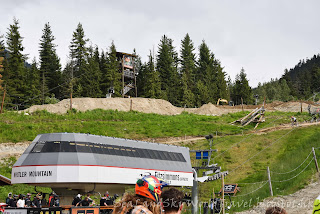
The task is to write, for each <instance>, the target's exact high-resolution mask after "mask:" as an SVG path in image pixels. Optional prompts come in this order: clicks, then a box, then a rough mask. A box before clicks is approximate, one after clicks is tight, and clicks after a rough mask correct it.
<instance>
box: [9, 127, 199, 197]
mask: <svg viewBox="0 0 320 214" xmlns="http://www.w3.org/2000/svg"><path fill="white" fill-rule="evenodd" d="M145 175H154V176H156V177H159V178H162V179H164V180H165V181H166V182H168V183H169V185H172V186H192V185H193V173H192V167H191V161H190V155H189V149H188V148H186V147H179V146H171V145H165V144H158V143H150V142H144V141H136V140H128V139H121V138H113V137H105V136H97V135H91V134H80V133H51V134H40V135H38V136H37V137H36V138H35V139H34V141H33V142H32V143H31V144H30V146H29V147H28V148H27V149H26V151H25V152H24V153H23V154H22V155H21V157H20V158H19V159H18V160H17V162H16V163H15V164H14V166H13V168H12V176H11V178H12V183H25V184H30V185H34V186H47V187H51V188H52V189H53V190H54V191H55V192H56V193H57V194H59V195H60V196H64V197H68V201H69V202H70V200H72V198H73V197H74V196H75V195H76V194H77V193H79V192H80V193H86V192H90V191H91V192H94V191H96V192H100V193H103V192H105V191H109V193H110V194H115V193H117V194H122V193H123V192H124V191H125V187H126V186H128V185H132V184H135V183H136V181H137V179H138V178H140V177H142V176H145ZM70 203H71V202H70Z"/></svg>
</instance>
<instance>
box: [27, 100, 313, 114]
mask: <svg viewBox="0 0 320 214" xmlns="http://www.w3.org/2000/svg"><path fill="white" fill-rule="evenodd" d="M72 107H73V108H75V109H77V110H78V111H82V112H83V111H87V110H93V109H105V110H108V109H111V110H118V111H130V110H133V111H139V112H144V113H155V114H162V115H176V114H181V113H182V112H183V111H187V112H190V113H194V114H201V115H222V114H227V113H234V112H238V111H241V110H242V106H241V105H240V106H216V105H214V104H212V103H208V104H204V105H203V106H201V107H200V108H179V107H176V106H173V105H172V104H171V103H169V102H168V101H165V100H162V99H151V98H129V99H128V98H74V99H72ZM257 107H260V106H255V105H244V106H243V109H244V110H248V111H251V110H252V109H255V108H257ZM307 107H308V103H303V104H302V109H303V111H304V112H307ZM265 108H266V109H267V111H291V112H299V111H300V110H301V104H300V103H299V102H286V103H283V102H274V103H271V104H266V106H265ZM312 108H313V109H315V108H318V107H317V106H312ZM69 109H70V99H65V100H62V101H60V102H59V103H56V104H47V105H35V106H31V107H30V108H28V109H26V110H24V112H30V113H32V112H34V111H37V110H47V111H48V112H51V113H58V114H65V113H66V112H67V111H68V110H69Z"/></svg>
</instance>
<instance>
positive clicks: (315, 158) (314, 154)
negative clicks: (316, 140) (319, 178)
mask: <svg viewBox="0 0 320 214" xmlns="http://www.w3.org/2000/svg"><path fill="white" fill-rule="evenodd" d="M312 153H313V159H314V163H315V164H316V168H317V172H318V173H319V166H318V161H317V156H316V152H315V151H314V147H312Z"/></svg>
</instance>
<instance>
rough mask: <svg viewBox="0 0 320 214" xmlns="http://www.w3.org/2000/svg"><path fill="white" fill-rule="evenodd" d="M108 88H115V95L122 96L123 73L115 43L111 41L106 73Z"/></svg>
mask: <svg viewBox="0 0 320 214" xmlns="http://www.w3.org/2000/svg"><path fill="white" fill-rule="evenodd" d="M104 75H105V76H104V79H105V83H106V86H107V88H108V89H109V88H111V87H113V88H114V95H115V96H116V97H120V96H121V94H122V84H121V73H120V72H119V61H118V60H117V50H116V46H115V45H114V43H113V42H112V43H111V46H110V48H109V52H108V58H107V73H106V74H104Z"/></svg>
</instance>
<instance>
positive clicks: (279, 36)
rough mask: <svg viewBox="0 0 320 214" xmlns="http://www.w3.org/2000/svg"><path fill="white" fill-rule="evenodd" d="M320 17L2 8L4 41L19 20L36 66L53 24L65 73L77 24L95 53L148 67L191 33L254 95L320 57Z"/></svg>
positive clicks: (312, 8)
mask: <svg viewBox="0 0 320 214" xmlns="http://www.w3.org/2000/svg"><path fill="white" fill-rule="evenodd" d="M319 9H320V1H318V0H304V1H302V0H301V1H297V0H286V1H282V0H206V1H200V0H199V1H195V0H193V1H189V0H181V1H177V0H176V1H175V0H170V1H168V0H158V1H153V0H140V1H139V0H135V1H133V0H131V1H129V0H122V1H107V0H77V1H76V0H0V34H5V33H6V32H7V28H8V27H9V25H10V24H12V23H13V17H16V18H17V19H18V20H19V22H20V27H21V28H20V33H21V35H22V36H23V37H24V40H23V46H24V47H25V51H24V53H25V54H29V61H30V62H31V61H32V59H33V58H34V57H36V58H37V59H38V58H39V56H38V55H39V52H38V51H39V40H40V38H41V35H42V29H43V27H44V24H45V23H46V22H49V23H50V25H51V28H52V31H53V35H54V36H55V38H56V40H55V41H54V43H55V44H56V45H58V47H57V54H58V55H59V57H60V59H61V64H62V66H63V67H64V65H65V63H66V61H67V56H68V54H69V48H68V46H69V44H70V41H71V38H72V33H73V31H74V30H75V29H76V27H77V24H78V23H79V22H80V23H82V25H83V28H84V31H85V35H86V37H87V38H88V39H90V41H91V42H92V44H93V45H98V47H99V48H100V49H103V50H107V48H108V47H109V46H110V44H111V41H112V40H113V41H114V43H115V45H116V48H117V51H121V52H129V53H132V51H133V49H134V48H136V51H137V53H138V54H139V55H140V56H141V57H142V60H143V61H146V59H147V55H148V54H149V51H150V50H152V49H153V48H154V50H155V51H157V46H158V44H159V41H160V39H161V36H162V35H164V34H166V35H167V36H168V37H169V38H172V39H173V40H174V45H175V47H176V48H177V50H178V51H180V43H181V40H182V39H183V37H184V36H185V34H186V33H189V35H190V37H191V39H192V40H193V43H194V45H195V47H196V54H198V47H199V45H200V44H201V41H202V40H205V41H206V43H207V44H208V46H209V47H210V49H211V50H212V51H213V53H214V54H215V56H216V58H217V59H219V60H220V61H221V64H222V66H223V67H224V70H225V72H226V73H227V74H228V75H230V76H231V78H232V79H233V80H234V78H235V75H236V74H237V73H239V71H240V70H241V68H242V67H243V68H244V69H245V71H246V73H247V76H248V79H249V84H250V85H251V86H252V87H255V86H256V85H257V84H258V82H266V81H269V80H270V79H271V78H279V77H281V75H282V74H283V71H284V69H285V68H292V67H294V65H296V64H297V63H298V62H299V60H300V59H306V58H311V57H312V56H313V55H314V54H318V53H320V24H319V21H320V13H319Z"/></svg>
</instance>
